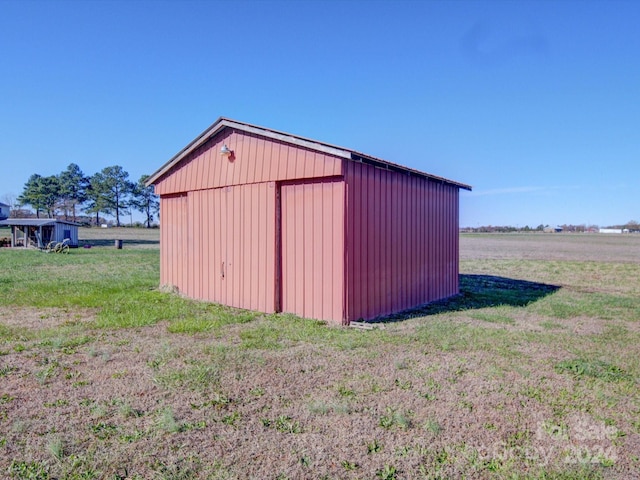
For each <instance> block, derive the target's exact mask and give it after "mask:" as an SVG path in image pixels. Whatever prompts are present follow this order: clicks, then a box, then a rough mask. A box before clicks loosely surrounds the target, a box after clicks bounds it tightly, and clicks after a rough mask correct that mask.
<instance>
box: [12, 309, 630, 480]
mask: <svg viewBox="0 0 640 480" xmlns="http://www.w3.org/2000/svg"><path fill="white" fill-rule="evenodd" d="M45 313H46V314H47V315H46V316H47V318H46V319H41V318H39V316H37V315H35V313H33V312H31V316H35V317H37V318H33V319H31V320H30V322H28V324H29V325H32V327H29V328H35V329H38V328H42V323H43V322H46V321H48V322H50V323H49V325H48V326H51V324H53V323H55V322H58V324H63V323H64V322H65V321H67V320H68V319H69V318H71V319H75V317H74V314H73V313H70V312H68V313H63V312H49V311H47V312H45ZM3 315H4V316H3V318H5V317H6V312H3ZM80 316H82V314H80ZM65 319H66V320H65ZM3 321H5V320H3ZM73 321H75V320H73ZM522 321H523V322H524V319H523V320H522ZM413 322H419V320H417V319H416V320H414V321H413ZM13 324H20V325H22V326H25V322H24V321H23V322H20V321H19V320H17V319H14V320H12V325H13ZM507 328H524V327H521V326H518V325H516V326H513V327H512V326H507ZM239 334H240V330H239V329H238V328H237V327H231V328H230V330H229V332H227V334H225V336H224V337H223V338H216V337H215V336H213V335H195V336H188V335H176V334H169V333H167V330H166V325H155V326H151V327H145V328H136V329H130V330H119V331H101V330H98V331H92V332H90V335H91V337H92V338H93V339H94V341H92V342H90V343H87V344H83V345H80V346H77V347H75V348H67V349H64V350H62V349H56V348H54V347H51V346H43V345H38V344H37V343H35V342H34V343H33V344H30V345H27V349H26V350H24V351H15V350H10V351H7V352H5V353H6V354H5V355H2V356H0V369H1V370H0V371H2V372H4V373H3V376H2V378H1V382H0V399H2V400H1V401H0V440H2V441H3V446H2V447H0V450H1V452H2V455H1V456H0V471H2V472H7V471H9V470H8V469H9V468H10V464H11V461H25V462H39V464H41V465H47V466H48V468H49V469H50V472H51V473H52V475H54V474H55V475H58V476H60V477H64V475H65V474H69V472H72V471H74V469H75V471H80V470H82V468H84V467H83V465H85V466H90V467H91V468H93V470H94V471H95V472H96V476H95V477H94V478H113V476H114V475H119V476H120V477H121V478H136V477H135V475H138V478H161V476H162V475H165V476H166V477H169V476H170V475H169V474H172V475H174V477H175V478H256V479H257V478H260V479H263V478H264V479H268V478H273V479H275V478H284V477H287V478H323V477H331V478H376V476H380V475H381V473H380V472H383V471H384V469H385V468H388V469H390V468H393V469H395V470H396V471H397V475H398V478H415V477H417V476H419V475H420V472H440V473H441V474H442V475H444V476H448V477H460V476H461V475H463V474H464V475H466V476H467V478H489V477H491V475H492V469H493V468H498V469H499V468H500V466H501V465H507V464H509V463H510V462H511V463H513V462H515V464H516V465H520V466H521V467H522V468H523V469H535V468H538V467H540V466H541V465H543V466H544V468H546V469H548V470H550V471H553V470H554V469H563V470H566V468H567V463H566V462H567V461H571V460H572V459H574V460H576V459H579V458H578V457H577V455H578V453H579V452H578V450H577V449H578V448H581V449H582V450H581V452H582V453H581V454H583V455H584V454H589V455H591V457H589V459H590V460H592V459H594V458H596V457H595V455H596V454H600V453H599V452H604V454H606V455H608V457H607V458H609V457H611V458H613V459H614V460H615V462H614V465H615V467H614V468H612V469H610V470H609V472H610V473H611V474H612V476H613V477H615V475H616V474H620V475H621V478H622V476H624V475H626V474H627V473H629V472H632V471H633V470H632V468H633V466H632V464H631V463H630V460H629V459H630V458H631V456H632V455H631V453H632V452H631V450H629V449H630V448H633V446H634V445H637V442H638V438H637V437H638V435H637V434H635V433H633V429H632V428H631V427H630V426H629V425H628V424H625V425H619V424H617V425H616V427H615V428H614V429H612V428H611V427H610V426H608V425H605V424H604V422H603V421H602V420H601V419H600V418H596V417H594V416H593V415H591V414H590V413H589V410H588V409H587V406H588V404H589V402H590V398H589V395H596V393H593V394H587V395H586V396H584V395H570V396H568V397H567V393H566V392H573V391H574V389H575V383H574V380H573V379H572V378H571V377H569V376H566V375H560V374H557V373H555V372H554V371H553V370H552V368H550V364H552V362H550V358H549V357H556V356H557V357H558V358H562V352H560V351H554V352H551V351H549V350H546V351H545V349H544V348H542V347H540V346H538V347H537V348H533V347H530V348H529V349H528V350H527V349H526V348H525V347H524V345H523V346H522V348H523V350H522V351H521V354H522V355H525V356H526V357H527V361H525V362H519V363H520V364H521V365H525V367H524V368H511V367H510V365H509V362H508V360H506V359H504V358H496V357H495V356H492V355H491V354H490V353H488V352H482V351H480V352H464V351H451V352H443V351H440V350H436V349H434V348H433V347H430V346H428V345H420V344H404V345H402V346H395V345H393V344H387V345H384V346H380V347H379V348H376V349H374V350H363V349H357V350H356V351H351V350H349V349H346V350H340V349H334V348H329V347H323V346H320V345H307V344H303V343H301V344H298V345H293V346H291V347H290V348H286V349H281V350H254V349H242V348H238V343H239V342H238V335H239ZM362 334H363V335H367V334H368V332H362ZM563 392H565V393H563ZM576 402H578V403H579V404H584V406H585V409H584V411H582V413H581V414H580V415H579V416H578V417H575V418H574V416H571V415H573V413H571V412H574V411H575V410H574V409H575V406H576ZM580 402H582V403H580ZM619 407H620V406H617V407H616V408H619ZM624 408H625V409H627V408H631V407H630V406H624ZM565 411H566V412H568V413H566V414H563V412H565ZM613 411H614V408H612V412H613ZM612 415H614V413H612ZM618 423H619V422H618ZM617 428H620V429H622V430H624V431H625V432H627V435H626V437H624V438H617V437H616V432H617ZM614 440H616V441H615V443H614ZM56 442H58V443H56ZM56 444H57V445H62V447H61V448H62V453H61V458H56V457H55V456H54V451H55V449H54V445H56ZM572 449H574V450H572ZM585 452H586V453H585ZM594 461H595V462H596V463H597V462H599V460H594ZM74 462H75V463H74ZM74 465H75V466H74ZM78 465H79V466H78ZM616 472H617V473H616ZM180 475H181V476H180ZM179 476H180V477H179Z"/></svg>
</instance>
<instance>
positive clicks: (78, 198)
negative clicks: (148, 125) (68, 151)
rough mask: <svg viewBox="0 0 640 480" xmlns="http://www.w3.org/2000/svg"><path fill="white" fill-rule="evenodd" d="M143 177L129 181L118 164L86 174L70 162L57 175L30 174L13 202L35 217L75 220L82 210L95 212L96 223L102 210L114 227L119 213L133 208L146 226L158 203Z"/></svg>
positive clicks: (150, 221)
mask: <svg viewBox="0 0 640 480" xmlns="http://www.w3.org/2000/svg"><path fill="white" fill-rule="evenodd" d="M147 178H149V176H148V175H143V176H142V177H140V179H139V180H138V181H137V182H132V181H130V180H129V173H127V172H126V171H125V170H124V169H123V168H122V167H121V166H118V165H115V166H111V167H105V168H103V169H102V170H101V171H99V172H98V173H95V174H94V175H91V176H87V175H85V174H84V173H83V172H82V170H81V169H80V167H79V166H78V165H76V164H75V163H71V164H69V166H68V167H67V168H66V170H64V171H62V172H60V173H59V174H58V175H51V176H48V177H43V176H42V175H38V174H37V173H34V174H33V175H31V176H30V177H29V179H28V180H27V183H25V185H24V189H23V191H22V193H21V194H20V195H19V196H18V198H17V203H18V204H19V205H20V206H26V205H29V206H30V207H31V208H32V209H33V210H35V214H36V217H38V218H40V216H41V215H46V216H47V218H57V217H59V216H64V219H65V220H73V221H74V222H75V221H76V218H77V217H78V214H79V213H80V212H85V213H86V214H88V215H90V216H93V215H95V222H96V224H99V223H100V214H104V215H109V216H113V217H115V219H116V226H118V227H119V226H120V225H121V222H120V217H121V215H123V214H126V213H129V212H130V211H131V210H132V209H133V210H136V211H138V212H141V213H143V214H144V215H145V217H146V220H145V224H146V226H147V228H150V227H151V223H152V222H153V220H154V218H155V216H156V215H157V214H158V211H159V205H160V203H159V201H158V197H157V195H155V194H154V193H153V187H147V186H146V185H145V181H146V180H147Z"/></svg>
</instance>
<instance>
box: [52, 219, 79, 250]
mask: <svg viewBox="0 0 640 480" xmlns="http://www.w3.org/2000/svg"><path fill="white" fill-rule="evenodd" d="M65 230H69V235H67V236H65V234H64V231H65ZM65 238H68V239H69V245H70V246H72V247H77V246H78V227H77V225H69V224H66V223H59V222H56V223H55V224H54V229H53V238H52V240H55V241H56V242H62V241H63V240H64V239H65Z"/></svg>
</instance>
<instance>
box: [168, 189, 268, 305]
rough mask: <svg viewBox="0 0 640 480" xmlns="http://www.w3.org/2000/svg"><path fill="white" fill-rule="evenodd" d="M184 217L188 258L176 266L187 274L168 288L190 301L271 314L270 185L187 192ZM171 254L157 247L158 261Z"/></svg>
mask: <svg viewBox="0 0 640 480" xmlns="http://www.w3.org/2000/svg"><path fill="white" fill-rule="evenodd" d="M184 217H185V218H188V219H190V220H189V223H188V232H189V234H188V236H187V240H186V242H185V244H184V246H183V248H184V251H185V252H186V254H187V260H186V262H185V264H183V265H180V266H179V267H178V266H176V267H177V268H181V269H182V271H183V272H185V273H186V274H187V275H186V276H185V277H183V278H182V279H180V278H179V279H177V280H176V282H177V283H173V284H175V285H177V286H178V288H179V289H180V290H181V291H183V292H184V293H185V294H186V295H188V296H189V297H192V298H198V299H202V300H208V301H213V302H218V303H223V304H225V305H230V306H233V307H239V308H247V309H252V310H260V311H263V312H273V311H274V309H275V304H274V299H275V290H274V289H275V279H274V264H275V184H274V183H257V184H251V185H239V186H235V187H223V188H217V189H208V190H199V191H193V192H189V194H188V209H187V212H186V214H185V216H184ZM163 220H164V217H163ZM170 229H175V225H174V226H173V228H165V225H164V223H163V231H164V230H170ZM165 250H167V251H166V252H165ZM171 250H173V251H171ZM171 250H169V249H162V253H161V254H162V256H163V258H164V256H165V255H169V256H171V255H175V249H171Z"/></svg>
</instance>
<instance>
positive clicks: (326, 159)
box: [155, 130, 342, 195]
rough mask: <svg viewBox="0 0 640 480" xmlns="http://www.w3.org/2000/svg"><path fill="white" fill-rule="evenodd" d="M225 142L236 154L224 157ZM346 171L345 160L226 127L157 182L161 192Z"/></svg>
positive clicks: (314, 176)
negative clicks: (221, 153)
mask: <svg viewBox="0 0 640 480" xmlns="http://www.w3.org/2000/svg"><path fill="white" fill-rule="evenodd" d="M223 144H227V146H228V147H229V148H230V149H231V150H233V153H234V155H233V157H231V158H225V157H222V156H221V155H220V154H219V152H220V148H221V147H222V145H223ZM341 174H342V159H340V158H337V157H334V156H331V155H327V154H323V153H319V152H312V151H310V150H307V149H304V148H300V147H296V146H292V145H286V144H283V143H280V142H277V141H274V140H270V139H265V138H262V137H259V136H257V135H253V134H249V133H246V132H232V131H228V130H225V131H223V132H221V133H220V134H219V135H217V136H215V137H214V138H213V139H211V140H209V141H208V142H207V143H205V144H204V145H202V146H201V147H199V148H197V149H196V150H194V151H193V152H192V153H191V154H190V155H189V156H187V157H186V158H184V159H183V160H182V161H181V162H180V163H179V164H178V165H176V166H175V167H174V168H173V169H172V170H171V171H170V172H168V173H167V174H166V175H165V176H164V177H162V178H161V179H160V180H159V181H158V182H156V184H155V192H156V193H157V194H158V195H167V194H172V193H180V192H187V191H194V190H203V189H210V188H219V187H222V186H231V185H244V184H249V183H261V182H274V181H285V180H296V179H304V178H317V177H323V176H324V177H327V176H335V175H341Z"/></svg>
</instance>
